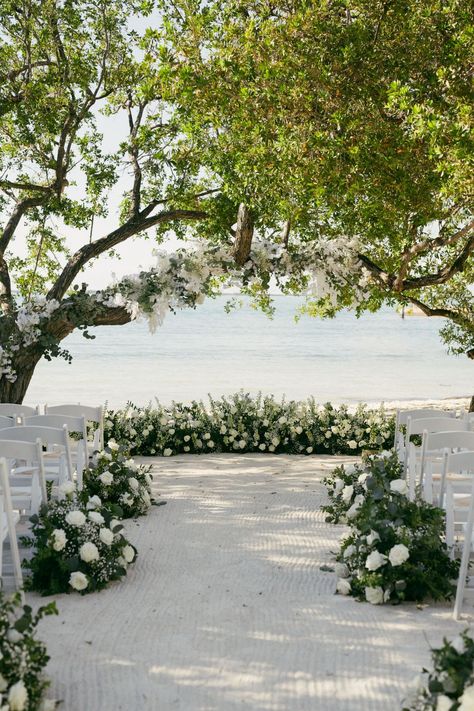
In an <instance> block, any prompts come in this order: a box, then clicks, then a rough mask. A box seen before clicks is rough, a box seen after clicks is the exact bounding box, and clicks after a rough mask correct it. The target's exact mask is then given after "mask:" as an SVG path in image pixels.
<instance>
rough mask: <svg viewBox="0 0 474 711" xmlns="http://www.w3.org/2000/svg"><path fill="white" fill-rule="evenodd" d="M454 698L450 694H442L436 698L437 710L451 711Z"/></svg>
mask: <svg viewBox="0 0 474 711" xmlns="http://www.w3.org/2000/svg"><path fill="white" fill-rule="evenodd" d="M452 705H453V700H452V699H450V698H449V696H445V695H444V694H440V695H439V696H438V698H437V699H436V711H451V708H452Z"/></svg>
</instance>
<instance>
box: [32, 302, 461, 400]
mask: <svg viewBox="0 0 474 711" xmlns="http://www.w3.org/2000/svg"><path fill="white" fill-rule="evenodd" d="M226 301H227V299H226V298H224V297H223V298H219V299H216V300H208V301H207V302H206V303H204V304H203V305H202V306H199V307H198V308H197V309H196V310H195V311H190V310H188V311H182V312H179V313H177V314H176V315H174V314H169V316H168V317H167V318H166V320H165V323H164V325H163V326H162V327H161V328H159V329H158V330H157V332H156V333H155V334H150V333H149V332H148V328H147V324H146V323H144V322H141V323H132V324H128V325H126V326H115V327H114V326H108V327H102V328H98V329H95V330H94V331H92V332H93V333H94V334H95V335H96V339H95V340H94V341H88V340H85V339H84V338H83V337H82V336H81V335H80V334H79V333H74V334H72V335H71V336H70V337H69V338H68V339H67V340H66V341H64V345H65V346H66V347H67V348H68V349H69V350H70V352H71V353H72V355H73V362H72V365H69V364H67V363H66V362H64V361H61V360H55V361H53V362H47V361H43V362H41V363H40V364H39V366H38V368H37V370H36V372H35V375H34V377H33V380H32V383H31V386H30V389H29V392H28V394H27V397H26V398H25V402H33V403H36V402H49V403H51V404H52V403H54V402H83V403H89V404H95V403H100V402H105V401H107V402H108V403H109V404H110V405H111V406H112V407H117V406H120V405H123V404H125V403H126V402H127V401H128V400H131V401H132V402H135V403H137V404H146V403H148V402H149V401H150V400H154V398H155V397H156V398H158V399H159V400H161V401H162V402H164V403H167V402H170V401H171V400H178V401H179V400H183V401H189V400H191V399H194V398H203V397H204V398H205V397H206V395H207V394H208V393H212V394H213V395H216V396H218V395H221V394H230V393H233V392H235V391H237V390H240V389H244V390H245V391H248V392H252V393H256V392H258V391H260V390H261V391H262V392H264V393H273V394H274V395H276V396H282V395H286V396H287V397H288V398H295V399H304V398H306V397H308V396H309V395H313V396H314V397H315V398H316V399H317V400H318V401H320V402H326V401H332V402H334V403H341V402H349V403H353V402H355V401H372V402H375V401H381V400H385V401H389V400H403V399H424V398H432V399H438V398H449V397H463V396H467V395H470V394H471V390H473V387H474V377H473V376H474V365H473V364H472V362H469V361H468V360H467V359H466V358H463V357H455V356H449V355H447V353H446V350H445V347H444V345H443V344H442V343H441V341H440V339H439V336H438V329H439V327H440V325H441V324H440V321H439V320H435V319H428V318H423V317H415V316H413V317H408V318H406V319H404V320H402V319H401V318H400V316H399V315H398V314H396V313H394V312H393V311H389V310H385V311H382V312H379V313H377V314H368V315H365V316H363V317H362V318H360V319H357V318H356V317H355V316H354V315H353V314H350V313H342V314H340V315H338V316H337V317H336V318H335V319H333V320H328V321H322V320H319V319H312V318H309V317H304V318H302V319H301V320H300V321H299V322H298V323H295V320H294V316H295V313H296V310H297V307H298V304H299V303H300V301H299V300H298V299H296V298H293V297H285V296H277V297H275V303H276V314H275V317H274V318H273V320H270V319H268V318H267V317H266V316H264V315H263V314H261V313H259V312H257V311H254V310H253V309H252V308H250V307H249V306H248V305H245V306H244V307H243V308H241V309H239V310H237V311H233V312H231V313H230V314H227V313H226V312H225V310H224V304H225V302H226Z"/></svg>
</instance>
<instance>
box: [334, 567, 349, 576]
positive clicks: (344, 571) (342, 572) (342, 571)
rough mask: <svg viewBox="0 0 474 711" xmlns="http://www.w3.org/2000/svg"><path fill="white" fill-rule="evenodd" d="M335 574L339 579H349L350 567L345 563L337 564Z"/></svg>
mask: <svg viewBox="0 0 474 711" xmlns="http://www.w3.org/2000/svg"><path fill="white" fill-rule="evenodd" d="M334 572H335V573H336V575H337V577H338V578H348V577H349V567H348V566H347V565H346V564H345V563H336V565H335V568H334Z"/></svg>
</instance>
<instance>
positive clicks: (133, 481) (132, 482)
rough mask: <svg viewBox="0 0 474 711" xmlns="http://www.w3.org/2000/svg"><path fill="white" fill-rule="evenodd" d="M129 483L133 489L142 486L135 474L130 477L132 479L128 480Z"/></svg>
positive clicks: (135, 489)
mask: <svg viewBox="0 0 474 711" xmlns="http://www.w3.org/2000/svg"><path fill="white" fill-rule="evenodd" d="M128 485H129V486H130V488H131V489H133V491H137V489H138V488H139V487H140V484H139V482H138V479H135V477H134V476H131V477H130V479H129V480H128Z"/></svg>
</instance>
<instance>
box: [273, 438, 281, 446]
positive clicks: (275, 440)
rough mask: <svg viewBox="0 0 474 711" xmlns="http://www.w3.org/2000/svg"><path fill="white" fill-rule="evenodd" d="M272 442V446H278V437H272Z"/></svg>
mask: <svg viewBox="0 0 474 711" xmlns="http://www.w3.org/2000/svg"><path fill="white" fill-rule="evenodd" d="M272 444H273V446H274V447H278V445H279V444H280V440H279V438H278V437H272Z"/></svg>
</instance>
